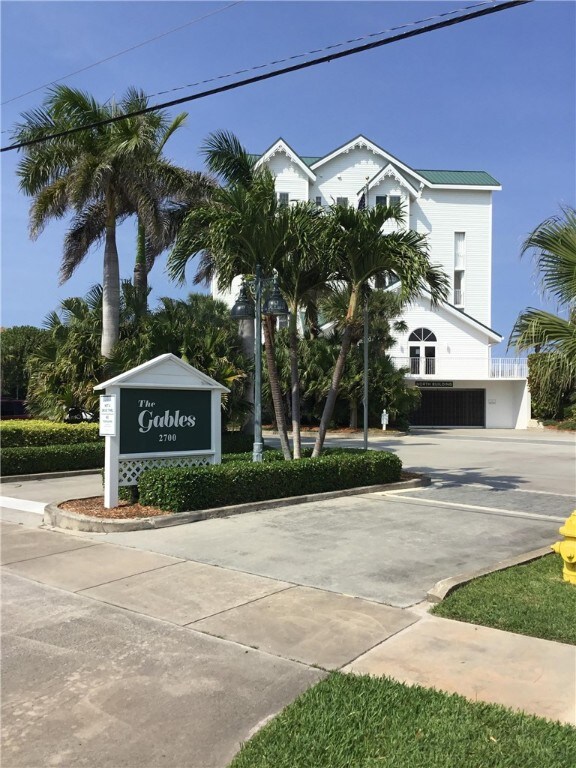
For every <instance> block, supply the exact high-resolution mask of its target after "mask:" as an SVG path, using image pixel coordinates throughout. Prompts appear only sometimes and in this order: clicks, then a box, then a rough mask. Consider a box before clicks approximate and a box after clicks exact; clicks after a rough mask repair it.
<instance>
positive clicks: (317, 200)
mask: <svg viewBox="0 0 576 768" xmlns="http://www.w3.org/2000/svg"><path fill="white" fill-rule="evenodd" d="M316 207H317V208H322V198H321V197H320V195H316Z"/></svg>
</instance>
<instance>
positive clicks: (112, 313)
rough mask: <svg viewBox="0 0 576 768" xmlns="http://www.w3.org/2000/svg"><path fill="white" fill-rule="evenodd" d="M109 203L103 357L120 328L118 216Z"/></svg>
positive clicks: (104, 285) (103, 312) (109, 353)
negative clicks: (117, 245)
mask: <svg viewBox="0 0 576 768" xmlns="http://www.w3.org/2000/svg"><path fill="white" fill-rule="evenodd" d="M111 208H112V205H109V212H108V217H107V220H106V241H105V246H104V277H103V280H102V344H101V349H100V351H101V353H102V357H110V356H111V354H112V349H113V348H114V345H115V344H116V342H117V341H118V336H119V328H120V267H119V264H118V249H117V247H116V216H115V214H114V211H113V210H111Z"/></svg>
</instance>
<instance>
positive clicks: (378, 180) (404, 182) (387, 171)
mask: <svg viewBox="0 0 576 768" xmlns="http://www.w3.org/2000/svg"><path fill="white" fill-rule="evenodd" d="M387 178H392V179H394V180H395V181H396V182H397V183H398V184H399V185H400V186H401V187H404V188H405V189H406V190H407V191H408V192H409V193H410V194H411V195H413V196H414V197H418V195H419V193H420V190H418V189H416V188H415V187H414V186H413V185H412V184H411V183H410V182H409V181H408V179H407V178H406V177H405V176H404V175H403V174H402V173H400V171H399V170H398V169H397V168H396V167H395V166H394V165H392V163H388V165H386V166H385V167H384V168H382V170H380V171H378V173H377V174H376V175H375V176H373V177H372V179H370V181H369V182H368V189H369V190H371V189H378V186H379V185H380V184H382V182H383V181H384V180H385V179H387ZM360 192H362V190H360ZM360 192H359V194H360Z"/></svg>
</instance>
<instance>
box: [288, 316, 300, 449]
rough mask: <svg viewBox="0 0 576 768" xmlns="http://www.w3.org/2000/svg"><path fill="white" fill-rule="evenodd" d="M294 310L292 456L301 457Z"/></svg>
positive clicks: (291, 325)
mask: <svg viewBox="0 0 576 768" xmlns="http://www.w3.org/2000/svg"><path fill="white" fill-rule="evenodd" d="M296 321H297V314H296V311H294V312H291V313H290V336H289V340H290V347H289V350H290V379H291V384H292V408H291V410H292V449H293V451H294V458H295V459H300V458H301V457H302V438H301V435H300V374H299V372H298V332H297V327H296Z"/></svg>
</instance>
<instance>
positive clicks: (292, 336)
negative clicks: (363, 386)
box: [278, 203, 330, 459]
mask: <svg viewBox="0 0 576 768" xmlns="http://www.w3.org/2000/svg"><path fill="white" fill-rule="evenodd" d="M278 216H279V217H280V218H283V219H285V220H286V221H285V224H284V227H285V231H286V232H287V240H286V254H285V258H284V259H283V262H282V265H281V268H280V269H279V270H278V283H279V286H280V289H281V292H282V295H283V296H284V298H285V299H286V302H287V304H288V308H289V311H290V315H289V320H288V340H289V358H290V389H291V402H290V406H291V407H290V410H291V414H292V444H293V456H294V458H295V459H299V458H301V456H302V440H301V434H300V389H301V387H300V373H299V368H298V316H299V313H306V314H310V312H315V310H316V305H317V302H318V298H319V297H320V296H321V295H322V294H323V293H324V292H325V291H326V290H327V281H328V279H329V277H330V271H329V267H328V264H327V262H326V260H325V259H324V258H322V253H321V249H320V247H321V243H322V233H323V225H324V221H323V217H322V215H321V211H320V209H318V208H317V207H316V206H315V205H312V204H311V203H296V204H295V205H293V206H286V207H284V208H281V209H280V210H279V212H278Z"/></svg>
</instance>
